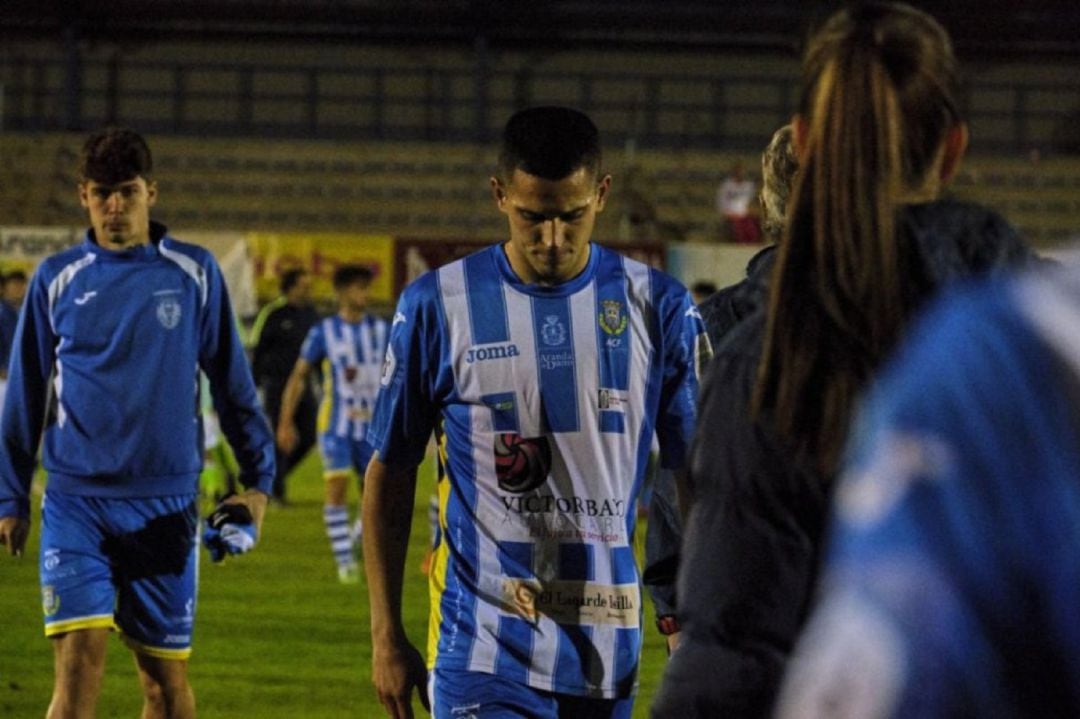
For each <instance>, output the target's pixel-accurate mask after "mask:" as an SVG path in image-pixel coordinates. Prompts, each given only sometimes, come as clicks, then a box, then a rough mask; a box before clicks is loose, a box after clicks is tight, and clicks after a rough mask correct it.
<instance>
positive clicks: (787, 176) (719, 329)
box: [698, 125, 799, 347]
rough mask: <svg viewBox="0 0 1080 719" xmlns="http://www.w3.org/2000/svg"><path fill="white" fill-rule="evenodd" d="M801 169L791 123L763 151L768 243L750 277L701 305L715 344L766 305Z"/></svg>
mask: <svg viewBox="0 0 1080 719" xmlns="http://www.w3.org/2000/svg"><path fill="white" fill-rule="evenodd" d="M798 169H799V158H798V157H797V156H796V154H795V146H794V144H793V142H792V129H791V125H784V126H783V127H781V128H780V129H779V130H777V131H776V132H774V133H773V136H772V138H771V139H770V140H769V144H768V145H767V146H766V148H765V152H763V153H762V155H761V194H760V196H759V197H758V201H759V202H760V204H761V229H762V232H763V233H764V235H765V239H766V240H767V241H768V242H769V244H768V246H766V247H764V248H763V249H761V250H759V251H758V252H756V253H755V254H754V256H753V257H751V258H750V262H748V263H747V265H746V278H745V279H743V280H740V281H739V282H736V283H735V284H733V285H729V286H727V287H724V288H723V289H721V290H719V291H717V292H714V293H713V294H711V295H710V296H709V297H708V298H707V299H705V300H704V301H703V302H701V303H700V304H699V305H698V309H699V310H700V311H701V319H702V321H703V322H704V323H705V331H706V332H708V334H709V342H711V343H712V346H713V347H716V346H717V345H718V344H720V340H722V339H723V337H724V335H725V334H727V332H728V330H730V329H731V328H732V327H734V326H735V325H736V324H738V323H739V320H742V319H744V318H745V317H748V316H749V315H750V314H751V313H753V312H754V310H756V309H758V308H759V307H762V306H763V305H764V304H765V299H766V289H765V287H766V280H767V278H768V276H769V273H770V272H772V268H773V263H774V262H775V260H776V245H777V243H778V242H780V239H781V237H783V234H784V225H785V217H786V216H787V205H788V198H789V197H790V196H791V187H792V185H793V184H794V182H795V173H796V172H797V171H798Z"/></svg>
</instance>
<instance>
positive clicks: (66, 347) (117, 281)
mask: <svg viewBox="0 0 1080 719" xmlns="http://www.w3.org/2000/svg"><path fill="white" fill-rule="evenodd" d="M79 177H80V181H79V186H78V189H79V199H80V201H81V203H82V205H83V207H85V208H86V210H87V212H88V214H89V218H90V225H91V226H90V229H89V230H88V231H87V233H86V237H85V238H84V240H83V241H82V243H81V244H79V245H77V246H75V247H72V248H69V249H67V250H64V251H63V252H60V253H58V254H56V255H53V256H52V257H49V258H47V259H46V260H44V261H43V262H42V263H41V265H40V266H39V267H38V268H37V271H36V272H35V273H34V277H33V280H32V282H31V283H30V287H29V291H28V294H27V300H26V307H25V309H24V311H23V317H22V320H21V321H20V323H19V328H18V330H17V332H16V336H15V342H14V351H13V352H12V360H11V366H10V369H11V372H10V375H9V385H8V394H9V397H8V402H7V403H6V404H5V406H4V412H3V418H2V422H0V443H2V448H0V545H7V547H8V551H9V552H10V553H11V554H14V555H19V554H21V553H22V550H23V547H24V546H25V542H26V538H27V535H28V533H29V527H30V482H31V475H32V474H33V471H34V467H35V458H36V455H37V449H38V445H39V443H40V442H41V440H42V435H44V450H43V464H44V466H45V469H46V470H47V472H48V486H47V488H46V491H45V495H44V497H43V499H42V508H41V516H42V529H41V557H40V562H41V567H40V572H41V589H42V606H43V609H44V612H45V634H46V636H48V637H50V638H51V639H52V643H53V649H54V653H55V672H56V675H55V685H54V688H53V696H52V702H51V704H50V706H49V710H48V716H49V717H90V716H93V715H94V712H95V706H96V703H97V699H98V693H99V690H100V686H101V679H102V675H103V673H104V670H105V655H106V648H107V638H108V634H109V631H110V630H114V629H118V630H119V631H120V632H122V634H123V638H124V641H125V642H126V643H127V644H128V646H129V647H130V648H131V649H132V651H133V652H134V654H135V663H136V666H137V667H138V673H139V679H140V683H141V685H142V689H143V693H144V708H143V714H142V716H143V717H144V718H147V719H159V718H167V719H178V718H180V719H186V718H187V717H193V716H194V715H195V700H194V696H193V693H192V690H191V685H190V684H189V682H188V674H187V660H188V656H189V655H190V653H191V639H192V629H193V625H194V618H195V597H196V584H197V573H198V543H197V539H198V479H199V471H200V468H201V466H202V456H203V449H202V431H201V426H200V423H199V414H198V397H199V388H198V371H199V370H200V369H201V370H202V371H203V372H205V373H206V375H207V377H208V378H209V383H210V388H211V392H212V394H213V397H214V404H215V406H216V407H217V410H218V412H219V413H220V415H221V425H222V428H223V429H224V431H225V434H226V436H227V437H228V439H229V441H230V442H231V444H232V446H233V448H234V449H235V450H236V455H237V458H238V460H239V462H240V465H241V468H242V474H241V478H240V479H241V482H242V484H243V485H244V486H245V487H246V490H245V491H244V492H243V493H242V494H239V495H235V496H233V497H232V498H230V499H228V500H226V504H223V505H221V506H220V507H219V510H218V512H216V513H215V514H218V515H219V516H222V517H226V516H227V517H229V520H228V521H227V522H223V523H221V524H212V525H211V527H210V528H208V530H207V533H206V537H208V538H209V537H210V536H213V537H214V538H215V541H214V543H213V544H212V545H211V544H210V543H208V546H210V547H211V550H212V552H216V554H215V556H217V557H220V556H223V555H224V554H236V553H241V552H244V551H247V550H248V549H250V548H251V547H252V546H253V544H254V540H255V537H256V536H257V532H258V528H259V526H260V525H261V522H262V516H263V510H264V508H265V506H266V499H267V492H269V490H270V485H271V482H272V480H273V473H274V457H273V438H272V437H271V435H270V430H269V427H268V426H267V424H266V421H265V419H264V418H263V416H262V413H261V411H260V409H259V406H258V400H257V397H256V394H255V386H254V383H253V382H252V379H251V373H250V371H249V369H248V366H247V362H246V358H245V356H244V350H243V347H242V345H241V343H240V338H239V336H238V335H237V332H236V328H235V325H234V323H233V319H232V317H233V315H232V310H231V308H230V303H229V297H228V293H227V290H226V287H225V282H224V280H223V278H222V275H221V271H220V269H219V268H218V266H217V264H216V263H215V262H214V259H213V257H212V256H211V255H210V253H209V252H207V251H206V250H204V249H203V248H201V247H196V246H194V245H189V244H186V243H183V242H179V241H177V240H176V239H174V238H172V237H170V236H169V235H168V234H167V232H166V228H165V227H164V226H163V225H161V224H158V223H156V222H152V221H151V220H150V209H151V208H152V207H153V206H154V204H155V202H156V200H157V196H158V191H157V185H156V183H155V182H154V180H153V175H152V160H151V155H150V149H149V147H147V145H146V142H145V141H144V140H143V138H142V137H141V136H139V135H138V134H137V133H135V132H133V131H131V130H126V129H107V130H103V131H100V132H96V133H94V134H92V135H91V136H90V137H89V138H88V140H87V141H86V144H85V145H84V147H83V152H82V160H81V164H80V167H79ZM42 428H44V432H43V431H42Z"/></svg>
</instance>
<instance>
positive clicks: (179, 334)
mask: <svg viewBox="0 0 1080 719" xmlns="http://www.w3.org/2000/svg"><path fill="white" fill-rule="evenodd" d="M151 237H152V241H151V242H150V243H149V244H146V245H141V246H139V247H135V248H133V249H130V250H125V251H122V252H113V251H110V250H106V249H103V248H101V247H99V246H98V245H97V243H96V242H95V240H94V236H93V230H90V231H88V232H87V234H86V237H85V238H84V240H83V242H82V243H81V244H80V245H78V246H76V247H72V248H70V249H68V250H65V251H63V252H60V253H58V254H56V255H53V256H52V257H49V258H48V259H46V260H45V261H43V262H42V263H41V265H40V266H39V267H38V269H37V271H36V272H35V273H34V276H33V278H32V279H31V281H30V286H29V288H28V291H27V297H26V306H25V309H24V311H23V312H22V315H21V317H20V320H19V324H18V326H17V327H16V330H15V341H14V346H13V348H12V352H11V363H10V367H9V376H8V380H9V381H8V392H7V400H6V402H5V405H4V411H3V417H2V421H0V517H3V516H20V517H27V516H29V488H30V479H31V475H32V474H33V470H34V465H35V456H36V454H37V449H38V444H39V442H40V441H41V438H42V435H43V436H44V450H43V455H42V457H43V463H44V465H45V469H46V470H47V471H48V473H49V489H50V491H61V492H68V493H71V494H80V495H90V496H106V497H153V496H165V495H172V494H184V493H192V492H195V491H197V482H198V476H199V472H200V470H201V468H202V458H203V443H202V424H201V420H200V413H199V383H198V370H199V369H200V368H201V369H202V370H203V371H204V372H205V373H206V375H207V377H208V378H209V380H210V391H211V394H212V396H213V399H214V407H215V409H216V410H217V412H218V415H219V417H220V420H221V426H222V429H223V430H224V432H225V435H226V437H227V438H228V440H229V442H230V444H231V445H232V447H233V449H234V451H235V452H236V455H237V460H238V461H239V463H240V467H241V482H242V484H243V485H244V486H245V487H255V488H257V489H261V490H263V491H266V492H269V490H270V486H271V484H272V482H273V476H274V446H273V437H272V435H271V433H270V428H269V425H268V424H267V422H266V419H265V418H264V416H263V414H262V411H261V409H260V407H259V402H258V399H257V397H256V394H255V385H254V382H253V381H252V379H251V371H250V369H249V367H248V364H247V359H246V357H245V355H244V350H243V346H242V345H241V343H240V338H239V335H238V334H237V331H236V326H235V323H234V320H233V314H232V308H231V305H230V302H229V296H228V291H227V289H226V287H225V282H224V280H223V278H222V275H221V271H220V270H219V269H218V266H217V263H216V262H215V261H214V259H213V256H212V255H211V254H210V252H208V251H207V250H205V249H203V248H201V247H197V246H195V245H190V244H187V243H183V242H179V241H177V240H175V239H173V238H171V237H169V236H167V235H166V230H165V227H164V226H163V225H159V224H157V223H151ZM43 430H44V432H43Z"/></svg>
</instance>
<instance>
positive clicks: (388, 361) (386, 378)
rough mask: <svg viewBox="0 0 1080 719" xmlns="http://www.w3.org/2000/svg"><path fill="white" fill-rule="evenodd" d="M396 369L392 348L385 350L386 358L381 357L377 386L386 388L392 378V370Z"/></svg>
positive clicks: (395, 359)
mask: <svg viewBox="0 0 1080 719" xmlns="http://www.w3.org/2000/svg"><path fill="white" fill-rule="evenodd" d="M396 369H397V357H395V356H394V348H393V347H387V348H386V356H385V357H383V365H382V372H381V373H380V374H379V384H381V385H382V386H383V387H386V386H387V385H388V384H390V380H391V379H393V378H394V370H396Z"/></svg>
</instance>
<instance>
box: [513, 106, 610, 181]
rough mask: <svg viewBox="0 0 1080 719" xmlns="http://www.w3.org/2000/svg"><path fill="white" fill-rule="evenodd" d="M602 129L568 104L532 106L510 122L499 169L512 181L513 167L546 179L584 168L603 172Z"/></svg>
mask: <svg viewBox="0 0 1080 719" xmlns="http://www.w3.org/2000/svg"><path fill="white" fill-rule="evenodd" d="M600 159H601V154H600V131H599V130H597V129H596V125H595V124H593V121H592V120H590V119H589V117H588V116H587V115H586V114H585V113H583V112H579V111H578V110H574V109H571V108H569V107H552V106H545V107H531V108H528V109H526V110H521V111H519V112H517V113H514V115H513V116H512V117H511V118H510V119H509V120H508V121H507V123H506V128H505V129H504V130H503V139H502V149H501V150H500V152H499V172H500V173H501V175H502V177H501V179H502V180H503V181H504V182H509V181H510V178H511V176H512V175H513V174H514V170H522V171H523V172H527V173H528V174H530V175H535V176H536V177H542V178H544V179H545V180H561V179H563V178H564V177H566V176H568V175H570V174H572V173H574V172H575V171H576V170H577V169H578V168H581V167H584V168H586V169H587V170H588V171H589V172H590V173H592V174H593V175H594V176H595V175H598V174H599V173H600Z"/></svg>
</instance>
